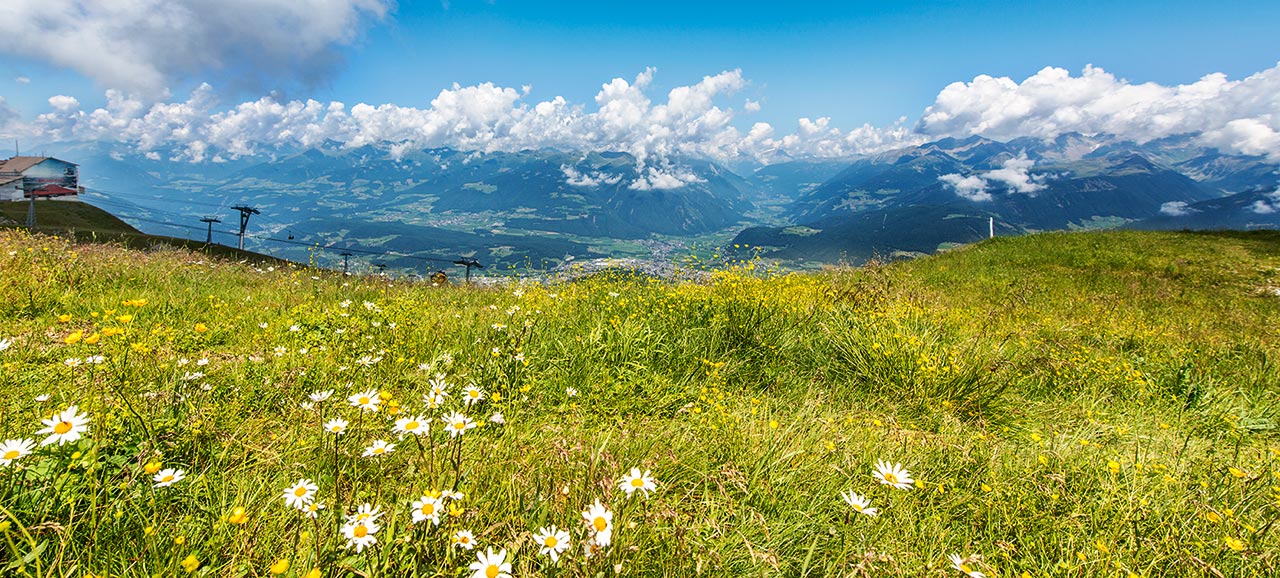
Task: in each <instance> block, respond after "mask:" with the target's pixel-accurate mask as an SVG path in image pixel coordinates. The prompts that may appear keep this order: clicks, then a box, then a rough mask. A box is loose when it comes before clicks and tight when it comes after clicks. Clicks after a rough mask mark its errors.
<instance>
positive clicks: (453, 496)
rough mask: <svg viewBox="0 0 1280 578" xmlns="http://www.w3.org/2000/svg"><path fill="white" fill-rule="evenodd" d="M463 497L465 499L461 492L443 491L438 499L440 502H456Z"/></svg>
mask: <svg viewBox="0 0 1280 578" xmlns="http://www.w3.org/2000/svg"><path fill="white" fill-rule="evenodd" d="M465 497H467V495H466V494H464V493H462V492H455V491H453V490H445V491H443V492H440V499H442V500H453V501H455V502H456V501H459V500H461V499H462V498H465Z"/></svg>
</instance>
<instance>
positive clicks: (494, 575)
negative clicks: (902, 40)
mask: <svg viewBox="0 0 1280 578" xmlns="http://www.w3.org/2000/svg"><path fill="white" fill-rule="evenodd" d="M498 572H499V570H498V565H497V564H490V565H489V566H488V567H487V568H485V569H484V575H485V576H487V577H488V578H498Z"/></svg>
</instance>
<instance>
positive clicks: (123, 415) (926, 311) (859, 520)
mask: <svg viewBox="0 0 1280 578" xmlns="http://www.w3.org/2000/svg"><path fill="white" fill-rule="evenodd" d="M200 257H202V256H200V255H195V254H191V253H187V252H184V251H180V250H159V251H149V252H146V253H139V252H134V251H131V250H127V249H124V248H121V247H118V246H112V245H71V244H68V243H67V242H66V241H64V240H59V239H54V238H49V237H38V236H29V235H27V234H26V233H24V232H21V231H17V230H0V270H3V271H5V272H6V275H4V276H3V277H2V278H0V339H5V340H6V342H8V343H9V345H8V347H7V348H6V349H5V350H3V351H0V391H3V392H5V395H4V396H2V397H0V439H3V440H15V439H23V438H30V439H32V440H33V441H34V442H37V443H39V442H40V441H42V440H44V439H46V438H47V437H50V435H51V434H47V433H37V432H38V430H41V429H42V428H45V427H46V425H45V424H42V423H41V419H51V421H50V422H49V427H50V428H52V427H57V426H59V425H60V423H61V422H60V421H58V420H70V419H71V416H67V415H62V416H59V417H58V418H56V419H53V418H50V415H51V414H53V412H55V411H62V410H65V409H67V408H68V407H69V406H73V405H74V406H76V409H77V411H78V412H80V414H83V415H84V416H86V417H87V418H88V419H89V421H88V424H87V431H85V432H84V433H83V436H82V437H81V438H80V439H78V440H75V441H69V442H68V443H65V444H60V443H57V442H56V441H55V442H54V443H51V444H49V445H46V446H40V447H38V448H36V449H35V451H34V452H32V453H31V454H30V455H20V456H19V457H16V458H14V459H13V461H12V462H11V463H8V464H5V465H4V466H3V467H0V506H2V507H3V509H0V516H2V517H3V522H0V530H2V531H3V535H4V538H5V545H4V546H0V568H4V569H5V570H4V572H3V573H5V574H13V575H21V574H24V573H25V575H30V576H85V575H88V574H93V575H95V576H100V575H110V576H154V575H163V576H173V575H185V574H186V573H188V572H190V573H192V574H193V575H204V576H268V575H272V574H277V573H278V574H281V575H286V576H348V575H351V576H413V575H419V576H433V575H436V576H446V575H447V576H456V575H470V574H471V571H470V570H469V569H468V568H469V565H470V564H472V563H473V562H477V556H476V555H477V553H478V552H482V551H483V550H485V549H487V548H492V549H493V551H494V552H498V551H500V550H505V552H506V557H505V559H504V562H506V563H510V564H511V565H512V568H511V573H512V574H514V575H518V576H610V575H624V576H694V575H710V576H829V575H840V576H846V575H847V576H963V575H964V574H962V570H961V569H958V568H959V567H961V566H963V569H964V571H968V572H981V573H985V574H986V575H987V576H1000V577H1005V576H1072V577H1076V576H1162V575H1179V576H1260V575H1275V574H1276V573H1277V572H1280V560H1278V559H1277V554H1276V553H1277V552H1278V551H1280V540H1278V539H1277V538H1276V531H1275V530H1274V529H1273V525H1274V522H1275V520H1276V518H1277V515H1278V513H1280V473H1277V472H1280V463H1277V460H1280V435H1278V433H1280V430H1277V422H1276V420H1277V410H1278V409H1280V374H1278V373H1277V370H1276V362H1277V359H1280V357H1278V356H1280V333H1278V332H1277V330H1276V327H1277V322H1278V321H1280V235H1277V234H1275V233H1233V234H1182V233H1144V232H1108V233H1078V234H1066V233H1055V234H1044V235H1035V236H1029V237H1022V238H1016V239H995V240H991V241H986V242H983V243H980V244H977V245H972V246H968V247H965V248H962V249H959V250H955V251H951V252H948V253H945V254H941V255H938V256H935V257H930V258H926V259H921V260H917V261H913V262H906V263H897V264H893V265H885V266H877V265H872V266H869V267H865V268H861V269H857V270H852V269H837V270H830V271H827V272H824V273H820V274H803V275H801V274H773V273H770V272H767V271H761V270H759V269H757V268H756V267H754V266H750V265H748V266H746V267H742V268H739V269H735V270H731V271H722V272H718V273H716V274H714V275H712V276H711V278H710V280H709V281H707V282H705V283H700V284H694V283H682V284H671V283H665V282H661V281H655V280H649V279H643V278H639V277H635V276H616V277H606V276H600V277H592V278H587V279H584V280H578V281H574V282H566V283H562V284H550V285H535V284H528V285H519V284H513V285H510V286H507V287H504V288H491V289H467V288H430V287H422V286H410V285H400V284H395V283H388V282H387V281H386V280H383V279H376V278H368V279H361V278H345V279H344V278H342V277H340V276H329V275H327V274H320V275H317V274H315V273H314V272H312V271H303V270H297V269H288V268H284V269H280V270H276V271H269V272H264V271H260V270H256V269H253V268H251V267H248V266H245V265H240V264H235V263H230V262H219V261H209V260H207V259H202V258H200ZM97 356H101V357H100V359H99V358H98V357H97ZM95 361H97V363H95ZM445 384H447V387H448V389H447V392H448V394H449V395H448V397H445V398H443V399H433V398H432V396H431V392H432V389H433V388H435V387H442V386H444V385H445ZM468 384H474V385H475V386H476V387H477V388H479V389H481V390H483V392H484V396H483V399H482V400H480V401H478V402H476V403H473V404H467V403H465V402H464V401H463V400H464V399H466V398H467V397H468V394H466V393H465V392H464V388H465V387H466V386H467V385H468ZM326 390H333V394H332V397H330V398H329V399H327V400H324V401H317V402H311V401H310V400H309V399H308V395H309V394H311V393H313V392H317V391H326ZM365 390H372V391H374V392H377V393H378V394H379V396H378V397H379V398H380V399H379V400H378V403H377V408H376V411H374V410H371V411H364V410H361V409H359V408H357V407H354V406H353V405H352V404H351V403H350V402H349V401H348V398H349V396H355V397H356V398H357V401H358V397H359V395H358V394H359V393H360V392H362V391H365ZM46 396H47V397H46ZM369 401H370V402H371V403H370V407H372V402H373V400H372V399H371V400H369ZM453 412H460V413H461V414H464V415H465V416H467V417H469V418H470V419H472V420H474V422H475V423H476V427H474V428H473V429H463V430H461V431H464V432H465V433H463V434H462V435H458V436H456V437H455V436H453V435H451V434H450V433H449V432H450V431H451V430H453V431H457V430H454V426H453V424H452V421H449V422H445V421H442V420H441V418H442V417H444V416H446V415H448V414H452V413H453ZM497 415H501V419H495V416H497ZM335 418H341V419H344V420H346V421H347V422H348V423H347V425H346V427H345V429H344V431H343V433H342V435H334V434H333V433H331V432H329V431H326V430H325V429H324V424H325V423H327V422H330V420H332V419H335ZM72 422H73V423H71V424H70V425H72V426H74V425H76V423H75V420H72ZM411 422H413V423H411ZM498 422H503V423H498ZM428 423H429V424H430V425H429V429H426V432H427V433H426V435H421V436H417V435H414V434H412V433H404V432H405V431H406V430H407V431H423V430H424V425H423V424H428ZM66 427H69V426H63V429H65V428H66ZM397 428H398V429H399V430H400V431H399V433H398V432H397V431H396V430H397ZM77 431H79V428H78V427H72V429H71V433H72V434H74V432H77ZM378 440H382V441H385V442H389V443H392V444H395V446H394V448H392V449H391V450H390V451H389V452H384V453H381V454H379V453H378V452H377V451H376V447H377V444H375V442H376V441H378ZM371 448H372V449H371ZM5 451H8V450H0V457H3V456H4V455H5V454H4V452H5ZM16 453H17V454H22V453H23V452H21V451H18V452H16ZM365 454H371V455H369V456H368V457H366V456H365ZM880 460H884V461H887V462H891V463H892V464H901V466H902V467H903V468H904V469H905V470H907V472H908V475H909V477H910V478H911V483H909V484H908V483H906V480H903V479H901V478H899V482H901V483H900V485H901V486H903V487H906V488H908V489H897V488H895V487H892V486H890V485H886V484H884V483H881V481H880V480H878V479H877V478H876V477H874V476H873V471H874V470H875V468H876V464H877V462H878V461H880ZM632 468H638V469H639V470H640V471H639V472H637V473H638V474H643V473H644V472H646V471H648V472H650V477H651V478H652V480H653V481H654V484H653V486H654V489H652V490H651V491H650V492H649V494H648V495H647V496H645V495H644V494H645V490H636V491H635V492H634V494H633V495H631V497H628V493H627V492H625V491H624V490H623V489H620V484H621V486H622V487H624V488H628V489H634V488H635V487H636V486H633V485H632V483H633V478H632V477H630V476H631V471H632ZM171 470H175V471H171ZM899 474H901V472H899ZM167 476H171V477H167ZM302 479H306V480H309V481H310V482H311V483H312V484H313V485H314V489H311V487H310V486H307V485H305V484H304V485H301V486H298V485H297V484H298V483H299V482H300V481H301V480H302ZM639 484H640V485H645V481H644V479H643V478H641V479H640V482H639ZM645 487H646V489H647V488H648V486H647V485H645ZM446 490H448V491H451V492H452V491H457V492H460V493H461V496H460V497H457V496H453V495H452V494H445V493H444V492H445V491H446ZM294 491H299V492H300V493H299V494H298V495H294V494H293V492H294ZM842 492H854V493H856V494H858V496H857V497H859V498H865V499H866V500H869V502H870V504H869V506H866V507H870V508H876V509H877V510H878V512H877V515H876V516H870V515H865V514H866V513H867V512H869V510H867V509H866V507H864V508H863V510H862V511H859V510H857V509H855V508H853V507H852V506H850V505H849V504H848V503H846V502H845V501H844V500H843V499H842V498H841V493H842ZM286 494H288V496H286ZM846 495H847V494H846ZM290 496H292V498H290ZM451 496H453V497H451ZM287 498H289V499H287ZM290 499H292V500H294V501H297V502H299V503H303V505H304V507H305V506H306V503H308V499H310V500H311V501H310V502H309V503H311V504H321V505H323V506H324V508H323V509H319V510H317V511H316V512H315V513H316V514H317V516H316V517H315V518H314V519H311V518H308V517H307V515H306V511H305V510H300V509H297V508H295V507H293V506H291V505H288V504H287V502H288V501H290ZM427 503H429V504H431V505H432V506H433V508H434V509H435V512H443V514H442V515H440V516H439V517H438V521H439V523H438V524H436V523H435V519H432V518H425V519H424V518H423V513H422V512H423V506H424V504H427ZM596 503H599V505H600V506H601V507H602V508H604V509H607V510H608V512H609V514H610V516H611V517H610V518H608V519H605V517H603V516H602V515H600V514H601V512H600V511H599V510H595V511H590V510H592V507H593V505H595V504H596ZM365 504H368V505H369V506H371V507H376V508H378V509H379V511H380V513H381V515H380V517H377V518H376V523H375V524H373V525H370V524H369V523H368V521H367V520H365V521H358V520H348V519H346V518H344V515H353V516H354V515H357V513H358V511H359V509H360V508H361V506H362V505H365ZM415 512H417V515H416V516H415V515H414V513H415ZM584 512H587V513H588V514H589V515H588V516H586V517H584ZM597 517H599V518H601V519H600V520H599V522H600V525H601V526H600V527H603V531H599V532H597V531H596V529H597V528H598V527H597V526H594V525H591V524H592V523H594V522H595V521H596V518H597ZM415 520H416V522H415ZM552 525H554V526H556V527H557V528H558V529H562V530H564V531H567V533H568V541H569V543H570V546H569V548H568V549H566V550H564V551H563V552H562V553H560V554H559V561H558V563H553V561H552V560H551V558H550V557H548V556H546V555H544V554H542V553H540V552H541V551H545V550H546V548H544V547H543V546H544V544H545V536H544V534H543V533H542V529H544V528H545V527H547V526H552ZM464 530H465V531H469V532H470V533H471V535H472V536H473V537H469V538H468V539H467V541H468V542H471V541H474V542H475V543H478V544H479V548H477V549H476V550H474V551H468V550H466V549H463V548H462V547H461V546H460V545H459V544H458V541H459V534H458V532H460V531H464ZM370 536H372V537H373V539H375V540H376V543H373V544H371V545H369V546H368V547H365V548H362V549H361V548H360V547H359V546H358V545H357V546H352V545H351V544H357V543H365V542H368V541H369V540H370V538H369V537H370ZM606 537H607V538H608V539H607V540H605V538H606ZM564 541H565V540H564V538H563V536H562V537H561V539H560V542H561V543H563V542H564ZM603 542H607V545H602V543H603ZM584 544H586V547H585V549H584ZM950 555H958V556H959V557H960V558H961V559H960V560H959V562H956V563H953V562H952V561H951V560H950V559H949V556H950ZM313 570H314V571H315V572H314V573H313ZM484 570H485V568H483V567H481V568H480V571H481V575H484V573H483V571H484ZM975 575H976V574H975Z"/></svg>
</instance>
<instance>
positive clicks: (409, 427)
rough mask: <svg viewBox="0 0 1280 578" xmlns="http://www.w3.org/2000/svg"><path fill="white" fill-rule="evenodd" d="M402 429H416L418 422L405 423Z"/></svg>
mask: <svg viewBox="0 0 1280 578" xmlns="http://www.w3.org/2000/svg"><path fill="white" fill-rule="evenodd" d="M404 429H406V430H411V429H418V422H416V421H411V422H409V423H407V424H404Z"/></svg>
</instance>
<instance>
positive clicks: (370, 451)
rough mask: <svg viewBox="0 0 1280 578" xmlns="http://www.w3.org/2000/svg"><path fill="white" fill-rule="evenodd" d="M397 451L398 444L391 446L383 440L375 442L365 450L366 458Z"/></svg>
mask: <svg viewBox="0 0 1280 578" xmlns="http://www.w3.org/2000/svg"><path fill="white" fill-rule="evenodd" d="M395 449H396V444H389V443H387V442H385V441H383V440H373V444H371V445H370V446H369V447H367V448H365V449H364V454H362V455H363V456H364V457H366V458H369V457H377V456H384V455H387V454H389V453H391V452H393V451H395Z"/></svg>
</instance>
